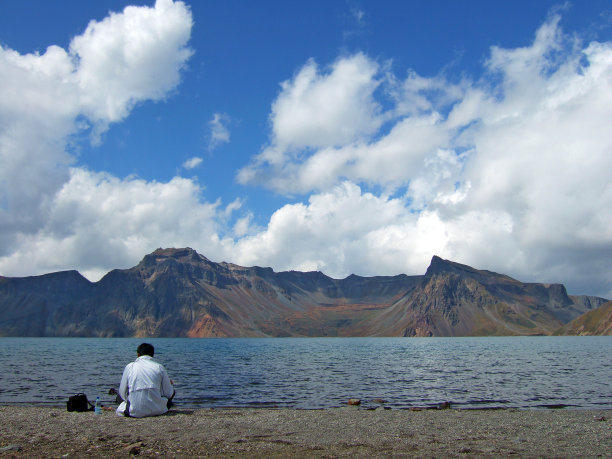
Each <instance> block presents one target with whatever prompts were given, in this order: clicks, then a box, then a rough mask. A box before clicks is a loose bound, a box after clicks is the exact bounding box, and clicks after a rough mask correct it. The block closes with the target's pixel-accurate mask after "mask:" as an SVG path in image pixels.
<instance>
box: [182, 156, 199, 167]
mask: <svg viewBox="0 0 612 459" xmlns="http://www.w3.org/2000/svg"><path fill="white" fill-rule="evenodd" d="M200 164H202V158H200V157H198V156H194V157H193V158H191V159H188V160H187V161H185V162H184V163H183V168H184V169H195V168H196V167H198V166H199V165H200Z"/></svg>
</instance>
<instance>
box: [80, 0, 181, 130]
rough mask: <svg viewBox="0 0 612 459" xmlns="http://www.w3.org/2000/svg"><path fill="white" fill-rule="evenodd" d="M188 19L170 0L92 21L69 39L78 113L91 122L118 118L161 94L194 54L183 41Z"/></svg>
mask: <svg viewBox="0 0 612 459" xmlns="http://www.w3.org/2000/svg"><path fill="white" fill-rule="evenodd" d="M191 25H192V19H191V13H190V11H189V9H188V8H187V7H186V6H185V5H184V4H183V3H182V2H176V3H174V2H172V0H157V1H156V3H155V8H148V7H137V6H128V7H126V8H125V9H124V10H123V12H121V13H111V14H110V15H109V16H108V17H107V18H105V19H104V20H102V21H100V22H96V21H91V22H90V23H89V25H88V26H87V29H86V30H85V32H84V33H83V34H82V35H79V36H77V37H75V38H74V39H73V40H72V42H71V43H70V54H71V56H72V57H73V58H74V59H75V61H76V84H77V85H78V90H79V95H80V98H81V102H80V103H81V107H82V108H81V110H82V113H83V114H84V115H85V116H87V117H88V118H89V119H90V120H92V121H93V122H101V123H108V122H116V121H120V120H122V119H123V118H125V117H126V116H127V114H128V113H129V111H130V109H131V108H132V106H133V105H134V104H135V103H137V102H139V101H142V100H159V99H163V98H164V97H165V96H166V94H167V93H168V91H170V90H172V89H173V88H174V87H176V85H177V84H178V83H179V81H180V70H181V69H182V67H183V65H184V64H185V62H186V61H187V59H188V58H189V57H190V56H191V54H192V51H191V50H190V49H189V48H187V47H186V46H185V45H186V43H187V41H188V40H189V36H190V33H191Z"/></svg>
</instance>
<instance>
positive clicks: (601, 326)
mask: <svg viewBox="0 0 612 459" xmlns="http://www.w3.org/2000/svg"><path fill="white" fill-rule="evenodd" d="M555 334H556V335H582V336H588V335H607V336H612V301H608V302H607V303H605V304H602V305H601V306H599V307H598V308H595V309H593V310H591V311H587V312H585V313H584V314H582V315H581V316H579V317H577V318H576V319H574V320H572V321H571V322H570V323H568V324H566V325H564V326H563V327H561V329H559V330H558V331H556V332H555Z"/></svg>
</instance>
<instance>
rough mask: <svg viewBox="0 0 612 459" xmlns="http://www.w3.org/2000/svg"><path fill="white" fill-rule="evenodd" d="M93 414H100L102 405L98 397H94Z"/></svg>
mask: <svg viewBox="0 0 612 459" xmlns="http://www.w3.org/2000/svg"><path fill="white" fill-rule="evenodd" d="M94 414H102V403H101V402H100V397H96V404H95V406H94Z"/></svg>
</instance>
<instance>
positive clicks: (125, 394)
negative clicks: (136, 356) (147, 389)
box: [119, 363, 132, 402]
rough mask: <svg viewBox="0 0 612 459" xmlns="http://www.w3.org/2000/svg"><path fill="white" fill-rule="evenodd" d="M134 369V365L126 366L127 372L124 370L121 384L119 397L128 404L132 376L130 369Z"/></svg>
mask: <svg viewBox="0 0 612 459" xmlns="http://www.w3.org/2000/svg"><path fill="white" fill-rule="evenodd" d="M131 368H132V364H131V363H129V364H127V365H126V366H125V370H123V376H121V384H120V385H119V396H120V397H121V398H122V399H123V400H124V401H126V402H127V399H128V392H129V387H128V380H129V376H130V369H131Z"/></svg>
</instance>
